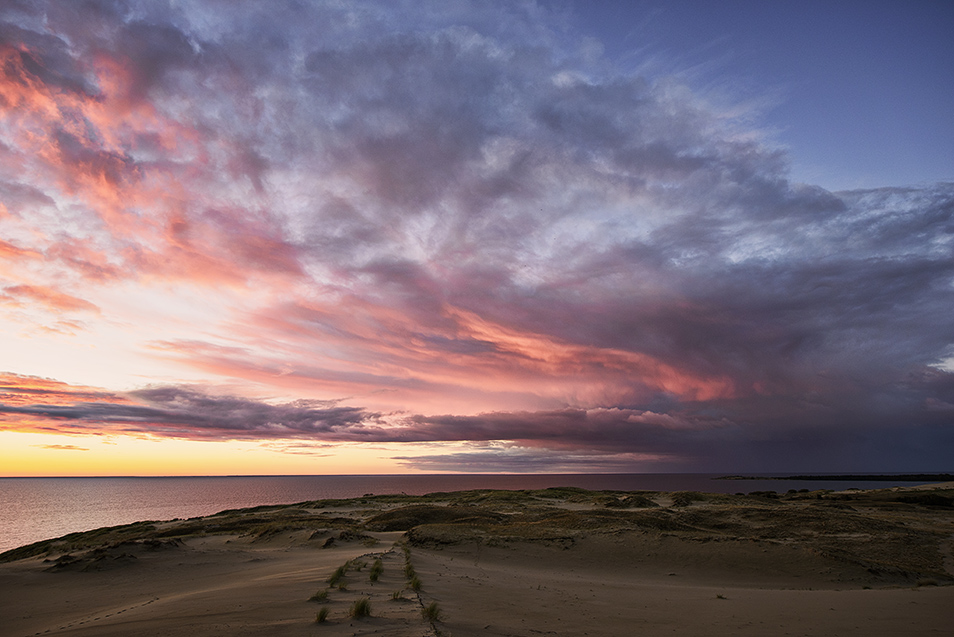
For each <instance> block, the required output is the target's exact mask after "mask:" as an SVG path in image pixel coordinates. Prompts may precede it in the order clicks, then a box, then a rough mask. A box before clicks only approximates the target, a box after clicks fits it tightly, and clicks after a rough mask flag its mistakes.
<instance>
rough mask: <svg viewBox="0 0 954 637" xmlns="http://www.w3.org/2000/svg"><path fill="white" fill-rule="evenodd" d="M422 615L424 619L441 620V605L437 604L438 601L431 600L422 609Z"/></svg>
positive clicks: (430, 620)
mask: <svg viewBox="0 0 954 637" xmlns="http://www.w3.org/2000/svg"><path fill="white" fill-rule="evenodd" d="M421 616H422V617H424V621H429V622H436V621H440V620H441V607H440V606H438V605H437V602H431V603H430V604H428V605H427V606H425V607H424V608H422V609H421Z"/></svg>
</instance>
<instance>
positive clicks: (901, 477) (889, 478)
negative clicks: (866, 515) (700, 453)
mask: <svg viewBox="0 0 954 637" xmlns="http://www.w3.org/2000/svg"><path fill="white" fill-rule="evenodd" d="M713 480H818V481H822V480H833V481H834V480H842V481H844V480H859V481H865V482H954V473H905V474H884V473H851V474H835V475H828V474H817V475H815V474H812V475H801V476H719V477H717V478H713Z"/></svg>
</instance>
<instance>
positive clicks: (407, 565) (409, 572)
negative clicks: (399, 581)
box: [404, 561, 414, 579]
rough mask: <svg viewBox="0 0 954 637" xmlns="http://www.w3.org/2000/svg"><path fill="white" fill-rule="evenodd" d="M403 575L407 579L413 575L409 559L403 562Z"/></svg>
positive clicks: (412, 567)
mask: <svg viewBox="0 0 954 637" xmlns="http://www.w3.org/2000/svg"><path fill="white" fill-rule="evenodd" d="M404 577H406V578H408V579H411V578H412V577H414V566H413V565H412V564H411V562H410V561H408V562H405V563H404Z"/></svg>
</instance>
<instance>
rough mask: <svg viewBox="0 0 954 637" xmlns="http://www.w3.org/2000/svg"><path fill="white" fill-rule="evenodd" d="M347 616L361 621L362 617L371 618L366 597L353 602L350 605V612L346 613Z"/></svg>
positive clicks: (369, 605)
mask: <svg viewBox="0 0 954 637" xmlns="http://www.w3.org/2000/svg"><path fill="white" fill-rule="evenodd" d="M348 616H349V617H352V618H354V619H361V618H362V617H370V616H371V600H370V599H368V598H367V597H362V598H361V599H357V600H355V602H354V603H353V604H352V605H351V610H350V611H349V612H348Z"/></svg>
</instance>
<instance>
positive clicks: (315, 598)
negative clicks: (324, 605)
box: [308, 589, 328, 602]
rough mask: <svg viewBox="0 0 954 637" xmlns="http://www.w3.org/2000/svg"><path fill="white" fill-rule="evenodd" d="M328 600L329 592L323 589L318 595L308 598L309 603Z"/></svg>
mask: <svg viewBox="0 0 954 637" xmlns="http://www.w3.org/2000/svg"><path fill="white" fill-rule="evenodd" d="M326 599H328V591H327V590H326V589H322V590H320V591H318V592H317V593H315V594H314V595H312V596H311V597H309V598H308V601H309V602H323V601H325V600H326Z"/></svg>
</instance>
